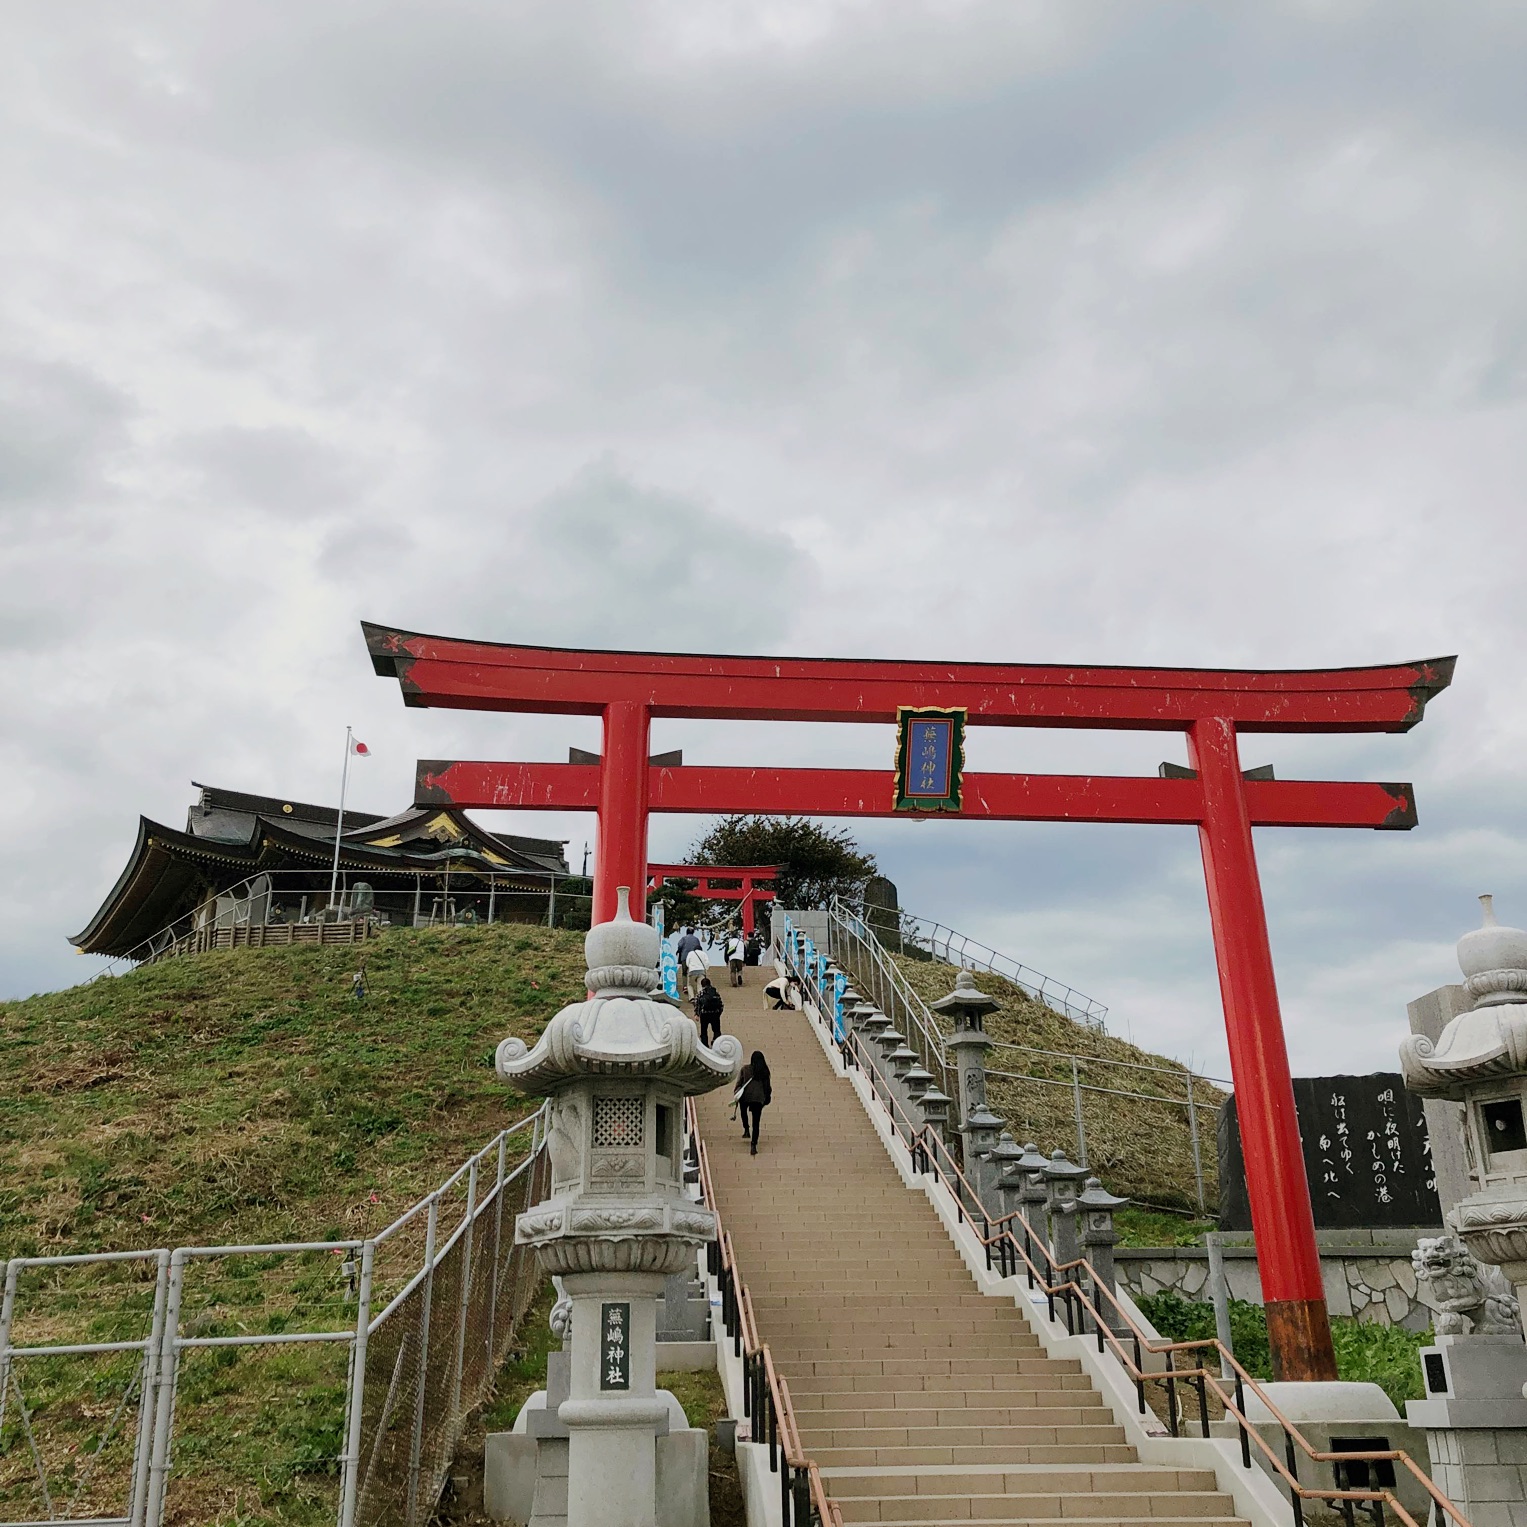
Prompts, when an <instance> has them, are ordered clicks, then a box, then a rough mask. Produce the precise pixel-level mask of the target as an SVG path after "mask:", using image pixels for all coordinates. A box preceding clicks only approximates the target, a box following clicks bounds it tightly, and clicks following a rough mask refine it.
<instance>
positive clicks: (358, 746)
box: [350, 737, 371, 758]
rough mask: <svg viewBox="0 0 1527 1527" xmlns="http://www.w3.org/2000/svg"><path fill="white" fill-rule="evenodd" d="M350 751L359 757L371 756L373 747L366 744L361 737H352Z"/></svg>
mask: <svg viewBox="0 0 1527 1527" xmlns="http://www.w3.org/2000/svg"><path fill="white" fill-rule="evenodd" d="M350 751H351V752H352V753H354V754H355V756H356V757H357V758H370V757H371V749H370V748H368V747H367V746H366V744H365V743H364V742H362V741H361V740H360V738H359V737H352V738H351V739H350Z"/></svg>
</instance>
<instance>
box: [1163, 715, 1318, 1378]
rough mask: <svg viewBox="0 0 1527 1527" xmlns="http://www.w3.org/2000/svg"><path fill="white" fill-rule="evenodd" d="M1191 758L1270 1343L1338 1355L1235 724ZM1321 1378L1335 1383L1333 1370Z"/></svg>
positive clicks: (1201, 742) (1195, 743) (1211, 726)
mask: <svg viewBox="0 0 1527 1527" xmlns="http://www.w3.org/2000/svg"><path fill="white" fill-rule="evenodd" d="M1188 757H1189V759H1190V760H1191V762H1192V764H1193V767H1194V768H1195V769H1197V770H1198V777H1199V779H1200V781H1201V782H1202V784H1203V791H1204V807H1205V810H1204V817H1203V820H1202V821H1201V822H1200V823H1199V826H1198V842H1199V847H1200V849H1201V850H1202V852H1203V858H1204V880H1205V882H1206V883H1207V887H1208V892H1209V922H1210V925H1211V927H1212V929H1213V932H1214V949H1215V955H1216V961H1215V962H1216V964H1217V965H1218V967H1219V981H1220V996H1221V999H1222V1000H1223V1002H1224V1007H1225V1037H1226V1040H1227V1043H1228V1046H1229V1050H1230V1074H1231V1076H1233V1077H1234V1078H1235V1084H1236V1085H1235V1104H1236V1118H1237V1121H1238V1122H1239V1124H1240V1128H1241V1144H1242V1148H1243V1155H1244V1157H1245V1159H1246V1160H1248V1161H1256V1162H1257V1163H1258V1166H1257V1169H1256V1170H1255V1171H1250V1172H1247V1174H1246V1194H1247V1198H1248V1200H1254V1201H1253V1202H1252V1203H1251V1214H1252V1224H1253V1225H1255V1226H1256V1227H1257V1230H1258V1232H1259V1234H1258V1247H1259V1250H1261V1251H1262V1253H1263V1254H1262V1255H1260V1256H1259V1257H1258V1258H1257V1267H1258V1271H1259V1273H1260V1275H1261V1280H1262V1300H1263V1308H1264V1310H1265V1312H1266V1315H1267V1337H1268V1343H1269V1345H1270V1346H1271V1348H1272V1350H1273V1351H1275V1352H1279V1353H1290V1352H1298V1353H1307V1354H1316V1353H1327V1352H1331V1351H1332V1350H1333V1349H1332V1345H1331V1322H1330V1316H1329V1314H1328V1312H1327V1309H1326V1302H1325V1287H1324V1284H1323V1281H1322V1279H1321V1276H1320V1254H1319V1252H1318V1250H1317V1249H1316V1246H1315V1242H1314V1237H1313V1235H1311V1234H1301V1233H1300V1232H1301V1231H1302V1230H1303V1227H1304V1226H1305V1225H1307V1224H1308V1225H1313V1224H1314V1212H1313V1209H1312V1207H1311V1204H1310V1185H1309V1180H1308V1179H1307V1178H1306V1176H1305V1171H1304V1150H1303V1147H1302V1146H1301V1145H1300V1142H1299V1118H1298V1115H1297V1114H1296V1113H1295V1111H1294V1086H1293V1081H1292V1079H1291V1077H1290V1074H1289V1065H1288V1046H1287V1044H1286V1043H1285V1041H1284V1037H1283V1015H1282V1013H1281V1012H1280V1011H1279V1008H1278V982H1277V978H1276V977H1275V975H1274V974H1273V961H1272V947H1271V945H1270V944H1269V943H1268V939H1267V914H1266V911H1265V909H1264V908H1263V905H1262V882H1261V880H1260V878H1259V877H1258V875H1257V859H1256V849H1255V847H1254V845H1253V844H1252V840H1251V816H1250V813H1249V812H1248V811H1247V809H1246V791H1245V789H1244V787H1243V785H1242V781H1241V760H1240V750H1239V748H1238V746H1237V744H1236V736H1235V725H1234V723H1233V722H1230V721H1226V720H1224V719H1222V718H1219V717H1214V718H1212V719H1210V720H1206V721H1198V722H1195V723H1194V724H1193V725H1192V726H1191V727H1190V728H1189V729H1188ZM1296 1225H1297V1227H1298V1228H1296ZM1273 1235H1277V1236H1278V1237H1279V1238H1280V1239H1281V1240H1282V1241H1283V1242H1284V1244H1283V1245H1282V1246H1280V1247H1279V1249H1278V1252H1277V1254H1273V1251H1272V1248H1271V1247H1270V1246H1268V1245H1267V1244H1266V1242H1267V1241H1268V1240H1270V1239H1272V1236H1273ZM1281 1366H1288V1365H1287V1364H1286V1363H1283V1364H1280V1367H1281ZM1280 1376H1281V1375H1280ZM1323 1376H1325V1377H1330V1378H1335V1376H1336V1374H1335V1371H1334V1365H1333V1370H1332V1371H1331V1372H1330V1373H1329V1374H1326V1375H1323Z"/></svg>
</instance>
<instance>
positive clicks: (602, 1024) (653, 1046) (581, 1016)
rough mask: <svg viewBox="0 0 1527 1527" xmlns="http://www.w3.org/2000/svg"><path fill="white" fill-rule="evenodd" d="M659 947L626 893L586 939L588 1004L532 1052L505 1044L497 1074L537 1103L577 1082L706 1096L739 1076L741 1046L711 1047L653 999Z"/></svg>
mask: <svg viewBox="0 0 1527 1527" xmlns="http://www.w3.org/2000/svg"><path fill="white" fill-rule="evenodd" d="M660 948H661V940H660V938H659V936H658V931H657V929H656V928H654V927H651V926H650V925H649V924H647V923H639V922H636V921H634V920H633V919H632V917H631V909H630V905H629V902H628V898H627V895H626V893H625V892H624V891H622V892H621V894H620V897H619V905H618V907H617V909H616V913H615V917H614V919H613V920H612V921H611V922H607V923H600V924H599V925H598V927H595V928H591V929H590V930H589V931H588V933H587V934H586V935H585V937H584V940H583V952H584V957H585V958H586V959H587V961H588V966H589V968H588V973H587V976H586V981H587V987H588V990H589V992H590V993H591V995H590V996H589V998H588V999H587V1000H586V1001H584V1002H574V1003H571V1004H569V1005H568V1006H567V1007H564V1008H563V1009H562V1011H561V1012H560V1013H558V1014H557V1015H556V1017H555V1018H553V1019H552V1020H551V1022H550V1023H548V1024H547V1025H546V1028H545V1029H544V1031H543V1032H542V1034H541V1037H540V1038H539V1039H538V1040H537V1041H536V1043H535V1047H534V1048H533V1049H532V1048H530V1047H528V1046H527V1045H526V1043H525V1041H524V1040H523V1039H515V1038H510V1039H506V1040H504V1041H503V1043H502V1044H500V1045H499V1047H498V1051H497V1053H496V1055H495V1067H496V1069H497V1071H498V1074H499V1075H500V1076H501V1077H503V1078H504V1080H505V1081H507V1082H512V1083H513V1084H514V1086H515V1087H516V1088H517V1089H518V1090H519V1091H520V1092H523V1093H525V1094H527V1095H529V1096H533V1097H545V1096H548V1095H550V1094H552V1093H555V1092H558V1091H560V1090H561V1089H562V1088H563V1087H564V1086H565V1085H566V1084H567V1083H568V1082H569V1081H571V1080H572V1079H574V1078H576V1077H588V1076H627V1077H642V1076H660V1077H662V1078H663V1079H664V1080H665V1081H669V1082H672V1083H673V1084H674V1085H675V1086H677V1087H679V1088H680V1089H681V1090H682V1091H684V1092H686V1093H700V1092H709V1091H710V1090H711V1089H712V1088H714V1087H719V1086H720V1085H721V1084H722V1083H723V1082H726V1081H728V1080H729V1079H730V1078H732V1077H733V1076H735V1075H736V1074H737V1071H738V1068H739V1067H740V1066H741V1064H742V1041H741V1040H740V1039H738V1038H737V1037H736V1036H735V1035H732V1034H722V1035H721V1036H720V1037H719V1038H718V1039H717V1040H716V1042H715V1044H713V1045H704V1044H702V1043H701V1042H700V1031H699V1029H698V1027H697V1026H696V1024H695V1023H694V1020H693V1019H691V1018H689V1017H688V1016H687V1015H686V1014H685V1013H684V1012H683V1011H682V1010H680V1009H677V1008H675V1007H674V1006H673V1005H672V1004H670V1003H668V1002H666V1001H657V1000H654V998H653V996H652V988H653V984H654V981H655V979H656V973H657V968H658V958H659V954H660Z"/></svg>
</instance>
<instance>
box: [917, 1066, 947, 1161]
mask: <svg viewBox="0 0 1527 1527" xmlns="http://www.w3.org/2000/svg"><path fill="white" fill-rule="evenodd" d="M950 1102H951V1099H950V1096H949V1094H948V1093H947V1092H941V1091H940V1090H939V1088H938V1087H937V1086H936V1085H935V1086H932V1087H930V1088H929V1089H928V1090H927V1091H926V1092H925V1093H923V1096H922V1110H923V1123H924V1124H926V1125H927V1126H928V1128H929V1129H931V1130H932V1131H933V1133H934V1134H936V1135H937V1136H938V1137H939V1139H940V1140H947V1139H948V1135H949V1104H950ZM940 1170H942V1168H941V1169H940Z"/></svg>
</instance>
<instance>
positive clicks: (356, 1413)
mask: <svg viewBox="0 0 1527 1527" xmlns="http://www.w3.org/2000/svg"><path fill="white" fill-rule="evenodd" d="M375 1261H376V1242H375V1241H367V1242H365V1243H364V1244H363V1245H362V1246H361V1281H360V1288H359V1289H358V1291H357V1293H356V1296H355V1302H356V1304H357V1305H358V1306H359V1308H358V1309H357V1310H356V1313H355V1340H354V1341H353V1342H352V1343H351V1344H350V1391H349V1394H348V1395H347V1396H346V1399H345V1405H346V1408H347V1410H348V1411H349V1415H348V1416H347V1418H346V1420H347V1423H348V1424H347V1425H346V1427H345V1477H344V1488H343V1490H342V1491H341V1494H340V1499H339V1527H355V1512H356V1508H357V1507H358V1506H359V1504H360V1491H359V1489H358V1483H359V1479H360V1466H361V1421H362V1412H363V1410H364V1408H365V1403H366V1338H367V1336H368V1335H369V1334H370V1327H371V1269H372V1265H373V1263H374V1262H375Z"/></svg>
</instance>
